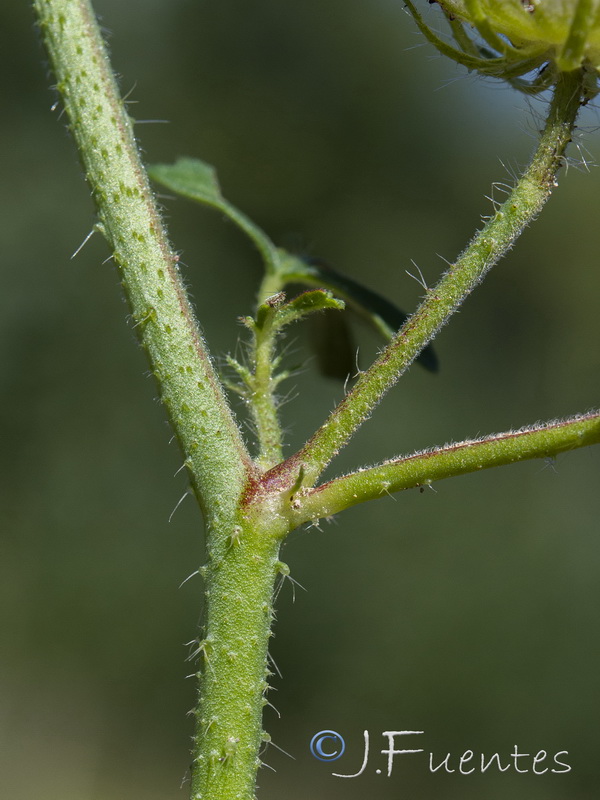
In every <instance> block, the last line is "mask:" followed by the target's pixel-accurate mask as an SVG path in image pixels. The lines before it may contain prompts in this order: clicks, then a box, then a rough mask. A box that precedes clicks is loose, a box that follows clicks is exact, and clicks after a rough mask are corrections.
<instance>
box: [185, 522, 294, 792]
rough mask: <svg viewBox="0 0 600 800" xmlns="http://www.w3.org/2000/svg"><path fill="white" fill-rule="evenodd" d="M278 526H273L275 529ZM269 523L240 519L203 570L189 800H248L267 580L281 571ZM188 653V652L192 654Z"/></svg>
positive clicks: (257, 729) (263, 671)
mask: <svg viewBox="0 0 600 800" xmlns="http://www.w3.org/2000/svg"><path fill="white" fill-rule="evenodd" d="M280 527H281V525H279V528H280ZM285 533H287V527H285V528H283V529H282V530H280V531H279V535H277V534H278V525H277V523H274V521H273V520H272V519H269V520H265V521H263V523H262V524H260V523H259V524H255V525H252V524H248V523H244V522H243V521H242V522H241V524H240V525H239V526H236V527H235V528H234V529H233V532H232V535H231V536H230V537H229V541H228V542H227V543H226V544H225V546H224V547H221V548H219V552H215V551H213V552H212V553H211V559H210V561H209V565H208V566H207V567H206V568H205V570H204V571H203V575H204V578H205V581H206V584H207V586H208V587H209V588H208V589H207V592H206V595H207V598H206V599H207V604H208V618H207V622H206V627H205V638H204V640H203V641H202V642H200V643H199V647H198V654H202V656H203V667H202V671H201V673H198V678H199V681H200V685H201V692H200V694H199V704H198V709H197V711H196V734H195V737H194V747H193V754H194V761H193V763H192V787H191V788H192V792H191V798H192V800H251V798H253V797H254V784H255V781H256V772H257V770H258V768H259V766H260V764H261V761H260V757H259V750H260V747H261V744H263V742H264V738H263V737H264V734H263V730H262V711H263V706H264V704H265V703H266V700H265V698H264V695H265V691H266V689H267V678H268V675H269V671H268V669H267V667H266V664H267V650H268V642H269V637H270V635H271V633H270V630H271V623H272V619H273V588H274V581H275V579H276V577H277V575H278V574H280V572H282V567H283V565H281V563H280V562H279V561H278V550H279V543H280V539H281V538H282V536H283V535H284V534H285ZM194 655H196V654H194Z"/></svg>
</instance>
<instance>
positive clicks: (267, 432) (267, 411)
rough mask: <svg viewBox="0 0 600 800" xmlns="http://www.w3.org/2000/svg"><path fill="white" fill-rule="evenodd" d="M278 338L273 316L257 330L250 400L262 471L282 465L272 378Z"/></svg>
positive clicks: (280, 437) (280, 433)
mask: <svg viewBox="0 0 600 800" xmlns="http://www.w3.org/2000/svg"><path fill="white" fill-rule="evenodd" d="M276 335H277V331H276V330H275V328H274V315H269V317H268V318H267V320H266V321H265V324H264V326H263V327H262V328H259V327H258V326H257V327H256V328H255V332H254V374H253V376H252V393H251V395H250V397H249V400H250V408H251V410H252V414H253V416H254V420H255V423H256V429H257V435H258V442H259V447H260V452H259V456H258V459H257V464H258V466H259V467H260V468H261V469H263V470H266V469H269V468H270V467H273V466H275V464H279V462H280V461H281V460H282V459H283V450H282V432H281V424H280V422H279V414H278V413H277V399H276V397H275V389H276V388H277V384H278V381H277V379H276V377H275V376H274V375H273V368H274V365H275V364H274V355H275V352H274V351H275V339H276Z"/></svg>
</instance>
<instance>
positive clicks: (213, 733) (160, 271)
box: [34, 0, 289, 800]
mask: <svg viewBox="0 0 600 800" xmlns="http://www.w3.org/2000/svg"><path fill="white" fill-rule="evenodd" d="M34 8H35V10H36V13H37V16H38V20H39V23H40V28H41V31H42V34H43V38H44V42H45V44H46V47H47V50H48V53H49V56H50V59H51V63H52V67H53V70H54V73H55V75H56V79H57V88H58V90H59V91H60V93H61V95H62V98H63V102H64V106H65V110H66V113H67V116H68V119H69V125H70V129H71V131H72V133H73V136H74V138H75V140H76V143H77V146H78V148H79V153H80V156H81V160H82V162H83V165H84V168H85V172H86V177H87V180H88V183H89V185H90V187H91V190H92V195H93V197H94V200H95V203H96V208H97V212H98V219H99V223H98V226H97V227H98V228H99V229H100V230H101V232H102V233H103V234H104V236H105V238H106V239H107V241H108V243H109V246H110V247H111V251H112V253H113V259H114V261H115V262H116V264H117V266H118V267H119V271H120V274H121V278H122V282H123V288H124V291H125V294H126V296H127V299H128V301H129V304H130V307H131V312H132V316H133V319H134V321H135V328H136V331H137V332H138V334H139V337H140V340H141V342H142V344H143V346H144V348H145V349H146V352H147V354H148V357H149V359H150V363H151V367H152V371H153V372H154V374H155V376H156V379H157V382H158V386H159V389H160V394H161V398H162V400H163V403H164V405H165V406H166V408H167V411H168V413H169V416H170V419H171V422H172V425H173V428H174V430H175V433H176V435H177V438H178V440H179V443H180V445H181V448H182V450H183V453H184V457H185V464H186V466H187V468H188V472H189V475H190V480H191V483H192V485H193V487H194V490H195V492H196V495H197V497H198V499H199V501H200V503H201V505H202V508H203V512H204V517H205V521H206V528H207V535H206V539H207V551H208V563H207V565H206V567H205V568H204V570H203V573H204V578H205V585H206V624H205V637H204V639H203V640H202V641H201V642H199V646H198V653H197V655H202V660H203V668H202V670H201V672H202V675H201V676H199V677H201V680H202V693H201V698H200V701H199V707H198V711H197V728H196V734H195V738H194V753H193V765H192V797H193V798H194V800H200V799H201V798H202V800H234V798H235V799H236V800H250V798H252V797H253V794H254V783H255V778H256V771H257V768H258V766H259V763H260V761H259V751H260V746H261V741H262V739H263V732H262V723H261V717H262V708H263V703H264V702H265V700H264V693H265V689H266V674H265V669H266V667H265V665H266V659H267V647H268V641H269V636H270V629H271V620H272V614H273V608H272V597H273V585H274V581H275V579H276V576H277V574H278V571H279V570H280V569H282V567H281V565H280V564H279V562H278V560H277V555H278V548H279V542H280V541H281V538H282V537H283V535H284V534H285V533H286V532H287V530H288V527H289V525H288V524H287V523H284V522H283V521H282V520H281V519H280V518H279V517H277V515H276V513H270V512H269V510H268V508H267V505H266V504H263V507H262V508H261V509H259V510H258V511H257V513H255V514H253V515H252V517H251V518H249V517H244V518H242V517H241V516H240V513H239V508H240V503H241V498H242V497H243V495H244V492H245V491H246V490H247V487H248V485H249V484H251V483H252V482H253V481H254V480H256V475H257V468H256V467H255V465H254V464H253V462H252V461H251V459H250V456H249V454H248V452H247V450H246V447H245V445H244V443H243V441H242V438H241V435H240V432H239V429H238V427H237V424H236V422H235V420H234V418H233V416H232V414H231V412H230V410H229V407H228V405H227V402H226V400H225V397H224V393H223V389H222V386H221V384H220V382H219V380H218V378H217V376H216V374H215V371H214V368H213V365H212V363H211V360H210V357H209V354H208V351H207V348H206V345H205V343H204V341H203V339H202V337H201V335H200V333H199V330H198V327H197V325H196V322H195V319H194V316H193V312H192V310H191V307H190V304H189V301H188V299H187V296H186V293H185V290H184V287H183V284H182V281H181V278H180V276H179V271H178V259H177V257H176V255H175V254H174V252H173V250H172V249H171V247H170V245H169V242H168V240H167V236H166V233H165V230H164V228H163V225H162V221H161V218H160V214H159V212H158V210H157V207H156V204H155V202H154V199H153V196H152V193H151V191H150V187H149V185H148V180H147V177H146V173H145V170H144V168H143V166H142V164H141V161H140V158H139V154H138V152H137V147H136V144H135V139H134V136H133V130H132V124H131V120H130V119H129V117H128V115H127V112H126V109H125V106H124V104H123V101H122V99H121V98H120V96H119V91H118V88H117V86H116V83H115V80H114V77H113V73H112V70H111V67H110V63H109V59H108V56H107V53H106V49H105V47H104V43H103V41H102V37H101V35H100V31H99V29H98V25H97V22H96V19H95V16H94V12H93V10H92V7H91V4H90V2H88V0H34Z"/></svg>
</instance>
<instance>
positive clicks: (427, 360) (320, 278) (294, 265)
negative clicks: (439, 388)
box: [280, 251, 439, 374]
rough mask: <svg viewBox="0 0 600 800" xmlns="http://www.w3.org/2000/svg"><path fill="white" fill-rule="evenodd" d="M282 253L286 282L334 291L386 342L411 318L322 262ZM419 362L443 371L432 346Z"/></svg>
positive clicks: (376, 294) (424, 351)
mask: <svg viewBox="0 0 600 800" xmlns="http://www.w3.org/2000/svg"><path fill="white" fill-rule="evenodd" d="M280 254H281V269H282V273H283V274H284V275H285V280H286V283H302V284H305V285H309V286H322V287H325V288H328V289H331V290H332V291H333V292H335V294H336V295H337V296H339V297H341V298H342V299H343V300H344V301H345V302H346V303H347V305H348V307H349V308H351V309H352V310H353V311H355V312H356V313H357V314H359V315H360V316H361V317H362V318H363V319H365V320H366V321H367V322H368V323H369V324H370V325H371V326H372V327H373V328H375V330H376V331H378V332H379V333H380V334H381V335H382V336H383V337H384V339H386V340H389V339H391V338H392V337H393V336H394V335H395V334H396V332H397V331H398V330H399V329H400V328H401V327H402V325H403V324H404V323H405V322H406V320H407V319H408V314H406V313H405V312H404V311H402V310H401V309H399V308H398V307H397V306H396V305H394V303H392V302H391V301H390V300H388V299H387V298H386V297H383V295H380V294H378V293H377V292H374V291H373V290H372V289H369V288H368V287H367V286H363V285H362V284H361V283H358V281H355V280H353V279H352V278H349V277H347V276H346V275H342V274H340V273H339V272H336V271H335V270H333V269H331V267H329V266H327V265H326V264H324V263H323V262H322V261H320V260H318V259H303V258H299V257H298V256H294V255H292V254H290V253H286V252H285V251H280ZM338 327H339V326H338ZM338 339H340V340H341V336H338ZM346 349H347V348H346ZM416 360H417V361H418V362H419V364H421V366H422V367H425V369H427V370H429V371H430V372H437V371H438V369H439V363H438V359H437V356H436V354H435V351H434V349H433V347H432V346H431V345H427V347H425V348H424V349H423V350H422V351H421V353H420V354H419V356H418V357H417V359H416ZM344 369H345V368H344ZM328 374H330V373H328Z"/></svg>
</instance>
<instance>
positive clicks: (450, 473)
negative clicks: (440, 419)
mask: <svg viewBox="0 0 600 800" xmlns="http://www.w3.org/2000/svg"><path fill="white" fill-rule="evenodd" d="M599 443H600V411H594V412H591V413H589V414H582V415H579V416H576V417H571V418H570V419H567V420H562V421H555V422H548V423H546V424H544V425H539V426H535V427H531V428H524V429H522V430H519V431H506V432H504V433H497V434H494V435H493V436H489V437H487V438H485V439H477V440H473V441H466V442H459V443H457V444H451V445H446V446H445V447H441V448H439V449H435V450H431V451H426V452H423V453H415V454H414V455H411V456H408V457H405V458H398V459H393V460H391V461H386V462H384V463H383V464H379V465H378V466H375V467H370V468H368V469H364V470H362V471H359V472H354V473H352V474H350V475H344V476H343V477H340V478H335V479H334V480H332V481H329V482H328V483H324V484H323V485H322V486H319V487H317V488H316V489H305V490H303V491H301V492H300V493H299V494H298V495H296V497H295V498H294V502H293V503H292V505H293V506H294V505H295V506H296V507H297V510H296V512H295V517H294V524H295V525H301V524H303V523H304V522H309V521H310V520H316V519H320V518H321V517H329V516H331V515H332V514H336V513H338V512H339V511H343V510H344V509H345V508H349V507H350V506H353V505H356V504H357V503H364V502H365V501H366V500H374V499H376V498H378V497H382V496H383V495H385V494H391V493H392V492H399V491H401V490H402V489H413V488H415V487H419V486H429V485H430V484H431V483H433V481H439V480H442V479H444V478H453V477H455V476H456V475H463V474H465V473H467V472H478V471H479V470H482V469H489V468H490V467H499V466H503V465H504V464H513V463H515V462H517V461H525V460H527V459H532V458H554V457H555V456H557V455H558V454H559V453H563V452H565V451H567V450H574V449H576V448H578V447H585V446H587V445H591V444H599Z"/></svg>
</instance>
